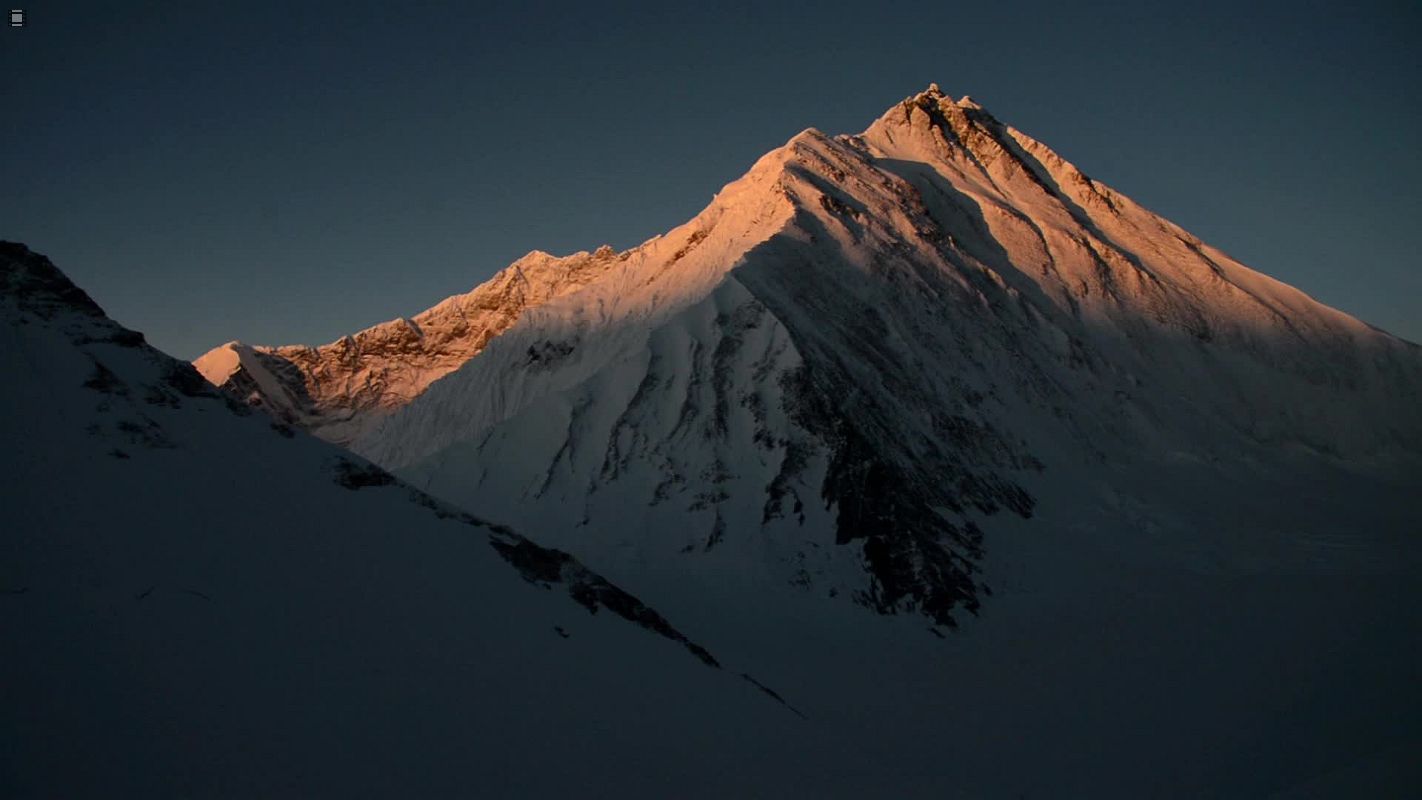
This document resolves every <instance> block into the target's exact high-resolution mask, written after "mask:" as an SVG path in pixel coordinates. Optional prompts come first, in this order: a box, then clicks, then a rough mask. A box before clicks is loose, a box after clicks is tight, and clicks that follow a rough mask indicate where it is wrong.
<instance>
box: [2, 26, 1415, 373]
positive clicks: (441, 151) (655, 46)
mask: <svg viewBox="0 0 1422 800" xmlns="http://www.w3.org/2000/svg"><path fill="white" fill-rule="evenodd" d="M12 5H20V6H23V7H24V9H25V11H26V20H27V24H26V25H25V26H24V27H22V28H13V27H6V28H0V103H3V105H0V108H2V109H3V113H0V238H3V239H9V240H15V241H22V242H24V243H26V244H28V245H29V246H30V247H31V248H32V249H34V250H37V251H39V252H42V253H45V254H46V255H48V256H50V257H51V258H52V259H53V260H54V261H55V263H56V264H57V265H58V266H59V267H60V268H61V269H63V270H65V271H66V272H67V273H68V274H69V275H70V276H71V277H72V278H74V279H75V281H76V282H78V283H79V284H80V285H81V286H82V287H84V288H85V289H86V290H87V291H88V292H89V293H90V294H91V295H92V296H93V297H94V298H95V299H96V300H97V301H98V302H99V303H100V305H102V306H104V308H105V309H106V310H107V311H108V312H109V313H110V314H111V315H112V316H113V317H115V318H116V319H118V320H119V321H120V322H122V323H124V324H125V325H128V326H129V327H132V328H136V329H138V330H141V331H144V332H145V333H146V334H147V335H148V338H149V340H150V341H151V342H153V343H154V344H156V345H157V346H159V347H161V348H163V349H165V350H167V351H168V352H170V353H172V354H174V355H176V356H179V357H183V358H193V357H195V356H197V355H200V354H201V353H202V352H204V351H206V350H207V349H208V348H210V347H212V346H215V345H217V344H221V343H223V342H226V341H230V340H233V339H240V340H242V341H246V342H250V343H254V344H297V343H303V344H322V343H325V342H328V341H331V340H333V339H335V338H337V337H339V336H341V335H343V334H345V333H349V332H353V331H355V330H358V329H360V328H363V327H366V326H368V325H371V324H374V323H377V322H381V321H384V320H387V319H391V318H393V317H396V316H401V315H413V314H414V313H416V312H418V311H420V310H422V309H424V308H426V307H428V306H430V305H433V304H434V303H435V302H437V301H439V300H440V299H442V298H444V297H446V296H448V295H451V294H456V293H462V292H465V291H468V290H469V289H470V288H472V287H473V286H475V285H477V284H478V283H480V282H481V281H483V280H485V279H487V278H488V277H490V276H491V275H492V274H493V273H494V272H496V271H497V270H498V269H500V268H502V267H504V266H506V265H507V264H508V263H509V262H511V261H513V260H514V259H516V258H518V257H519V256H521V255H523V254H524V253H527V252H528V251H530V250H535V249H537V250H545V251H548V252H552V253H555V254H566V253H570V252H575V251H578V250H592V249H595V248H596V247H598V246H599V245H602V244H611V245H612V246H613V247H616V248H619V249H622V248H626V247H630V246H633V245H636V244H638V243H640V242H642V241H644V240H646V239H648V238H651V237H652V236H655V235H657V234H659V233H662V232H664V231H666V230H669V229H670V228H672V227H674V226H676V225H678V224H680V223H682V222H684V221H686V220H687V219H689V218H691V217H692V216H694V215H695V214H696V213H697V212H698V211H700V210H701V208H703V207H704V206H705V205H706V203H707V202H709V201H710V199H711V197H712V195H713V194H714V193H715V192H716V191H717V190H719V189H720V187H721V186H723V185H724V184H726V183H729V182H730V181H732V180H734V179H735V178H737V177H739V176H740V175H741V174H743V173H744V172H745V171H746V170H747V169H748V168H749V167H750V165H751V164H752V163H754V161H755V160H756V159H757V158H758V157H759V156H760V155H762V154H763V153H765V152H766V151H768V150H770V149H772V148H774V147H777V146H779V145H781V144H783V143H784V142H785V140H787V139H789V138H790V137H791V136H793V135H794V134H795V133H797V132H799V131H800V130H803V129H805V128H807V127H816V128H819V129H821V130H823V131H826V132H829V133H857V132H859V131H861V130H863V129H864V128H865V127H866V126H867V125H868V124H869V123H870V122H871V121H873V120H874V119H875V118H876V117H878V116H879V115H880V114H881V113H882V112H883V111H884V110H886V109H887V108H889V107H890V106H891V105H893V104H894V103H896V102H898V101H899V100H901V99H903V98H904V97H906V96H908V95H911V94H913V93H915V92H917V91H920V90H922V89H923V88H925V87H926V86H927V85H928V84H929V83H930V82H937V83H938V84H940V85H941V86H942V87H943V90H944V91H946V92H948V93H950V94H954V95H955V96H956V95H962V94H970V95H972V96H973V97H974V99H976V100H978V101H979V102H980V103H982V104H983V105H984V106H986V107H987V108H988V110H990V111H991V112H992V113H993V114H994V115H995V116H996V117H998V118H999V119H1001V120H1003V121H1004V122H1007V123H1008V124H1011V125H1013V126H1014V127H1016V128H1018V129H1020V130H1022V131H1024V132H1026V133H1027V134H1029V135H1031V136H1033V137H1034V138H1036V139H1039V140H1041V141H1043V142H1044V143H1046V144H1047V145H1048V146H1050V147H1052V148H1053V149H1054V150H1056V151H1057V152H1058V153H1060V154H1061V155H1062V156H1064V157H1065V158H1067V159H1069V160H1071V161H1073V162H1074V163H1076V164H1077V165H1078V166H1079V167H1081V168H1082V169H1083V170H1084V171H1085V172H1086V173H1087V174H1088V175H1090V176H1092V177H1093V178H1095V179H1097V180H1100V181H1103V182H1105V183H1107V184H1109V185H1111V186H1112V187H1114V188H1116V189H1118V190H1120V191H1122V192H1123V193H1125V194H1127V195H1129V196H1131V197H1133V198H1134V199H1136V200H1137V201H1138V202H1140V203H1142V204H1143V205H1145V206H1146V207H1148V208H1151V209H1152V210H1154V211H1156V212H1158V213H1161V214H1163V215H1164V216H1166V217H1167V218H1169V219H1171V220H1173V221H1174V222H1176V223H1178V224H1180V225H1182V226H1184V227H1185V228H1186V229H1188V230H1190V231H1191V232H1193V233H1195V234H1196V235H1198V236H1200V237H1201V238H1202V239H1204V240H1205V241H1207V242H1209V243H1211V244H1213V245H1215V246H1217V247H1219V248H1221V249H1223V250H1225V251H1226V252H1228V253H1230V254H1231V255H1232V256H1234V257H1236V258H1238V259H1240V260H1241V261H1243V262H1244V263H1246V264H1248V265H1250V266H1251V267H1253V268H1255V269H1258V270H1260V271H1262V272H1265V273H1267V274H1270V275H1272V276H1274V277H1276V278H1279V279H1281V280H1283V281H1285V282H1287V283H1290V284H1292V285H1294V286H1297V287H1299V288H1301V289H1303V290H1304V291H1306V292H1308V293H1309V294H1311V295H1313V296H1314V297H1316V298H1318V299H1320V300H1322V301H1323V302H1326V303H1328V304H1330V305H1333V306H1335V307H1338V308H1341V309H1343V310H1344V311H1347V312H1349V313H1352V314H1354V315H1356V316H1359V317H1361V318H1362V319H1364V320H1366V321H1368V322H1371V323H1373V324H1375V325H1378V326H1379V327H1382V328H1384V329H1387V330H1390V331H1392V332H1394V333H1396V334H1398V335H1401V336H1403V337H1405V338H1408V339H1411V340H1413V341H1422V270H1419V267H1422V258H1419V255H1418V253H1417V250H1416V248H1415V247H1414V246H1413V242H1412V240H1413V238H1414V237H1415V235H1416V234H1417V233H1418V232H1419V229H1422V225H1419V222H1420V221H1422V148H1419V145H1422V135H1420V134H1419V131H1422V100H1419V98H1422V60H1419V59H1418V57H1417V56H1416V51H1415V44H1416V42H1417V41H1419V40H1422V6H1419V5H1418V4H1417V3H1415V2H1367V0H1364V1H1363V2H1356V3H1332V4H1329V3H1309V2H1289V3H1277V4H1275V3H1270V2H1259V3H1239V2H1237V0H1235V1H1234V2H1229V3H1215V2H1191V3H1179V2H1176V3H1169V4H1165V3H1149V2H1116V3H1093V2H1070V3H1068V2H1061V0H1056V1H1055V2H1021V3H1012V2H992V3H985V2H975V3H960V2H948V1H947V0H938V2H933V3H896V2H891V1H888V0H885V1H884V2H873V3H865V2H862V1H861V2H841V1H840V0H821V1H820V2H815V3H797V2H766V0H760V1H759V2H753V3H743V4H737V3H711V2H703V3H699V4H679V3H675V2H661V3H650V4H641V5H638V4H614V3H600V2H592V1H589V0H585V1H584V2H579V3H536V2H527V3H498V4H495V3H482V2H481V3H467V2H465V3H422V2H408V3H389V2H383V3H362V2H342V3H319V2H302V3H288V2H281V3H276V2H262V1H260V0H253V1H251V2H243V3H235V2H226V3H215V2H203V1H202V0H185V1H184V2H172V3H153V2H150V3H142V2H131V3H83V2H63V3H60V2H46V1H44V0H38V1H37V2H32V3H31V2H28V0H15V3H13V4H12Z"/></svg>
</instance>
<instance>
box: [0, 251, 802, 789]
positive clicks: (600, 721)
mask: <svg viewBox="0 0 1422 800" xmlns="http://www.w3.org/2000/svg"><path fill="white" fill-rule="evenodd" d="M0 368H3V370H4V374H5V375H6V376H7V380H6V382H5V385H4V387H3V389H0V441H3V442H4V447H3V450H0V474H3V476H4V480H3V483H0V552H3V554H4V557H3V558H0V634H3V638H4V641H5V644H6V649H5V657H4V658H3V659H0V705H2V706H3V708H4V713H3V714H0V720H3V722H0V742H3V746H0V794H3V795H4V796H6V797H81V796H108V797H112V796H165V797H166V796H203V797H219V796H220V797H273V796H300V797H312V796H342V797H349V796H371V795H374V796H395V795H400V796H412V795H413V796H541V795H565V796H566V795H568V794H572V793H578V792H582V791H584V790H585V789H586V787H587V786H588V785H589V784H591V785H593V786H596V787H598V791H599V792H601V793H606V794H614V793H615V794H621V795H624V796H626V795H631V796H639V795H640V796H671V795H676V796H681V795H684V794H686V793H687V792H691V793H694V794H700V795H703V796H728V795H736V794H744V793H746V792H747V791H751V790H755V791H759V790H760V787H763V786H765V785H767V784H766V782H767V781H768V782H769V783H770V784H771V785H778V786H779V787H780V790H781V791H786V790H788V789H789V788H790V787H792V786H794V785H798V784H797V783H796V782H795V781H794V780H793V776H792V775H791V773H790V772H789V771H782V772H775V773H771V772H769V771H766V772H765V773H764V774H761V775H759V776H754V775H747V774H745V773H741V772H737V771H736V770H734V769H725V768H723V767H720V766H717V765H721V764H722V761H721V759H722V758H729V759H733V760H736V761H737V762H738V763H756V762H757V761H758V760H759V759H761V758H764V757H768V756H770V754H772V753H774V752H775V750H776V746H775V745H774V744H773V742H770V741H767V740H764V739H761V738H760V737H747V736H746V733H745V732H746V731H747V730H753V731H754V730H765V731H778V733H777V734H774V735H776V736H781V737H785V741H786V742H793V741H794V740H795V739H796V738H797V737H800V736H802V735H805V734H806V732H805V730H804V723H803V719H802V717H800V716H799V715H798V713H797V712H795V711H794V710H793V709H791V708H789V707H788V706H786V705H785V704H784V702H783V701H780V700H779V699H778V697H777V696H775V694H774V693H773V692H772V691H770V690H769V689H767V688H766V687H764V686H761V685H760V684H758V683H756V682H755V681H754V680H753V679H749V678H747V677H746V676H744V675H741V674H739V673H737V672H735V671H732V670H730V669H729V667H726V668H723V667H722V666H721V665H720V664H719V663H718V662H717V660H716V658H715V657H714V656H713V655H712V654H711V653H709V652H708V651H707V650H705V649H704V648H702V647H700V646H699V645H697V644H696V643H694V642H692V641H690V640H689V639H687V637H685V636H684V635H683V634H682V633H680V632H679V631H678V630H677V629H676V628H674V627H672V625H671V624H670V623H669V622H668V621H667V620H666V619H665V618H664V617H662V616H661V615H660V614H658V613H657V612H656V611H654V610H653V609H651V608H649V607H648V606H646V605H645V604H643V603H642V602H641V601H639V600H638V599H637V598H635V597H633V596H632V595H630V594H628V593H626V592H624V591H622V590H621V589H619V588H617V587H616V586H614V585H612V584H610V583H608V582H607V581H606V580H604V579H603V578H601V577H600V576H599V575H597V574H595V573H593V572H592V571H590V570H588V569H587V568H586V567H583V566H582V565H581V564H580V563H578V562H577V561H576V560H575V559H573V558H571V557H570V556H568V555H566V554H565V553H562V552H559V551H556V550H551V549H547V548H544V547H541V546H539V545H536V544H534V543H532V542H530V541H529V540H527V539H525V538H523V537H522V536H520V535H518V534H516V533H514V532H513V531H511V530H509V529H507V528H504V527H502V526H499V525H494V524H490V523H486V522H483V521H482V520H480V519H478V518H476V517H473V516H471V515H470V514H468V513H466V512H463V511H459V510H456V509H454V508H452V507H450V506H447V505H445V504H443V503H440V502H438V501H436V500H434V499H432V498H430V497H429V496H428V495H425V494H423V493H421V492H418V491H416V490H414V489H411V488H410V487H408V486H405V485H403V484H401V483H400V482H398V481H397V480H396V479H394V478H393V477H392V476H390V475H389V473H386V472H384V471H383V470H381V469H379V468H377V467H375V466H373V465H371V464H369V463H368V462H365V461H364V460H361V459H359V458H356V457H353V456H350V455H349V454H346V453H344V452H343V451H341V450H340V449H339V448H336V447H334V446H332V445H329V444H326V443H324V442H318V441H316V440H314V439H311V438H310V437H308V436H306V435H305V434H303V433H299V432H294V431H293V430H291V429H290V428H288V427H286V426H284V425H282V424H280V423H275V422H273V421H272V420H270V419H268V418H267V417H265V416H263V415H254V414H252V413H251V412H250V411H249V410H248V409H247V408H246V406H244V405H242V404H240V403H233V402H232V401H230V400H229V399H227V398H225V397H223V396H222V395H220V394H219V393H218V392H217V391H215V390H214V389H213V388H212V387H210V386H209V385H208V384H207V383H206V382H205V381H203V379H202V378H201V377H199V375H198V374H197V372H195V371H194V370H193V369H192V367H191V366H190V365H188V364H185V363H182V362H179V361H175V360H173V359H171V358H169V357H167V356H166V355H163V354H162V353H160V352H158V351H156V350H154V349H153V348H151V347H149V346H148V345H146V344H145V343H144V340H143V337H142V335H140V334H137V333H135V332H133V331H130V330H127V329H125V328H123V327H121V326H119V325H118V324H116V323H114V322H113V321H111V320H109V319H108V318H107V317H106V316H104V314H103V312H102V311H101V310H100V308H99V307H98V306H97V305H95V303H94V302H93V301H92V300H91V299H90V298H89V297H88V296H87V295H86V294H85V293H84V292H83V291H81V290H80V289H78V288H77V287H75V286H74V285H73V284H72V283H71V282H69V280H68V279H67V278H65V277H64V275H63V274H62V273H60V272H59V270H58V269H56V268H55V267H54V266H53V265H52V264H51V263H50V262H49V261H48V260H47V259H45V258H44V257H42V256H40V255H38V254H35V253H33V252H30V251H29V250H28V249H26V248H25V247H24V246H22V245H16V244H12V243H8V242H0ZM810 735H812V736H813V734H810ZM742 743H744V744H742ZM787 749H788V746H787ZM713 751H714V753H713ZM708 753H711V755H708ZM773 757H776V758H782V759H790V760H791V761H792V762H793V759H794V756H793V752H786V750H785V749H782V751H781V752H780V753H779V755H777V756H773ZM742 760H743V761H742ZM708 766H710V767H712V768H710V769H708ZM703 770H704V771H705V772H706V774H701V775H699V776H698V777H697V779H696V781H695V783H694V784H692V785H688V784H687V782H686V780H685V778H686V776H687V775H691V774H696V773H698V772H701V771H703Z"/></svg>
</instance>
